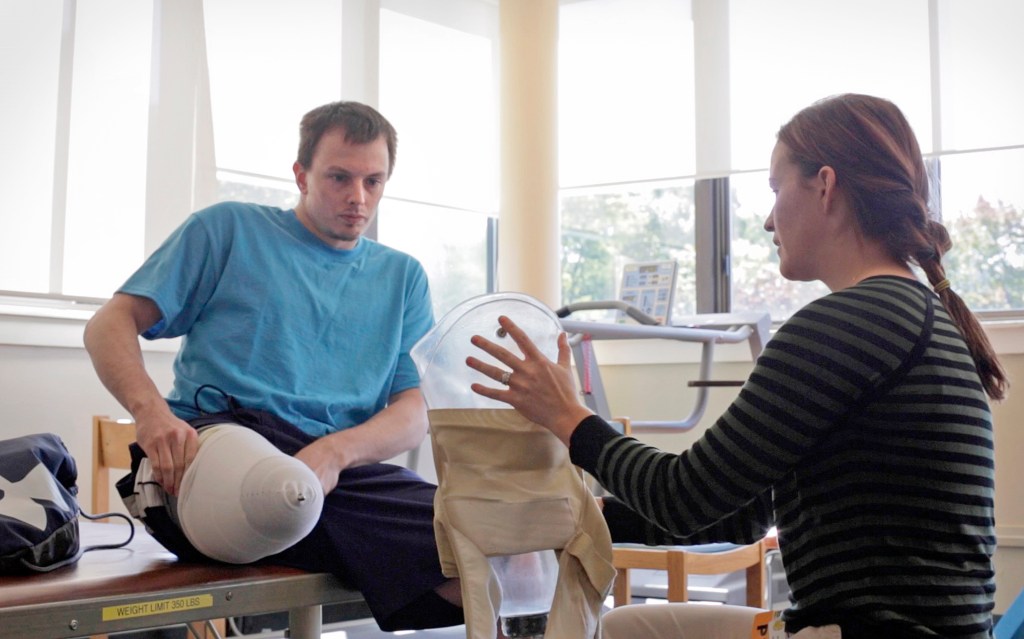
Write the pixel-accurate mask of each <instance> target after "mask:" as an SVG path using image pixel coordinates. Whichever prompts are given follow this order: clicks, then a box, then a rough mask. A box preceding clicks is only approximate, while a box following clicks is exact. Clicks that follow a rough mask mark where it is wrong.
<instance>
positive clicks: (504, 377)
mask: <svg viewBox="0 0 1024 639" xmlns="http://www.w3.org/2000/svg"><path fill="white" fill-rule="evenodd" d="M511 380H512V372H511V371H505V372H504V373H502V374H501V383H502V384H504V385H505V386H508V383H509V381H511Z"/></svg>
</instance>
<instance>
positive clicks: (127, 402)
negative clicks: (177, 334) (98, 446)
mask: <svg viewBox="0 0 1024 639" xmlns="http://www.w3.org/2000/svg"><path fill="white" fill-rule="evenodd" d="M160 318H161V313H160V309H159V307H157V305H156V303H154V302H153V301H152V300H150V299H148V298H145V297H139V296H136V295H125V294H122V293H117V294H115V295H114V297H112V298H111V299H110V301H108V302H107V303H106V304H104V305H103V306H102V307H100V309H99V310H98V311H96V313H95V315H93V317H92V319H90V320H89V323H88V324H86V326H85V349H86V351H88V353H89V357H90V358H91V359H92V364H93V367H94V368H95V369H96V373H97V375H99V378H100V381H101V382H102V383H103V385H104V386H105V387H106V388H107V390H108V391H110V394H111V395H113V396H114V398H115V399H116V400H117V401H118V402H120V404H121V405H122V406H124V407H125V409H126V410H127V411H128V412H129V413H130V414H131V416H132V418H133V419H134V420H135V425H136V433H137V437H138V441H139V445H140V446H141V447H142V450H144V451H145V452H146V455H147V456H148V457H149V459H150V463H152V465H153V474H154V478H155V479H156V480H157V481H158V482H160V484H161V485H162V486H163V487H164V489H165V490H166V491H167V492H168V493H170V494H172V495H176V494H177V493H178V487H179V486H180V485H181V477H182V475H183V474H184V472H185V467H186V466H187V465H188V464H189V463H191V462H192V459H193V458H195V455H196V449H197V447H198V439H197V437H196V431H195V429H193V428H192V427H191V426H189V425H188V424H187V423H185V422H184V421H182V420H180V419H178V418H177V417H176V416H175V415H174V414H173V413H172V412H171V410H170V408H169V407H168V406H167V401H166V400H165V399H164V398H163V396H162V395H161V394H160V391H159V390H157V387H156V384H155V383H154V382H153V379H152V378H151V377H150V376H149V374H148V373H146V367H145V362H144V360H143V358H142V349H141V347H140V346H139V335H140V334H141V333H142V332H144V331H145V330H146V329H148V328H149V327H151V326H153V325H154V324H156V323H157V322H158V321H159V320H160Z"/></svg>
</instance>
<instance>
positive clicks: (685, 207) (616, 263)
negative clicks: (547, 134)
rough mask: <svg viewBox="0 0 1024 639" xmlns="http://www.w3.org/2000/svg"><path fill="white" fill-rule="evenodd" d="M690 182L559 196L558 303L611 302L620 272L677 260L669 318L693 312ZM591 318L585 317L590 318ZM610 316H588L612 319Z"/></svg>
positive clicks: (588, 191)
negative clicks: (634, 266) (633, 264)
mask: <svg viewBox="0 0 1024 639" xmlns="http://www.w3.org/2000/svg"><path fill="white" fill-rule="evenodd" d="M693 210H694V206H693V181H692V180H673V181H669V182H666V183H663V184H650V183H643V184H634V185H629V186H617V187H604V188H598V189H580V190H566V191H563V194H562V201H561V213H562V299H563V300H564V302H565V303H566V304H570V303H573V302H592V301H607V300H615V299H618V297H619V291H618V286H619V285H620V282H621V280H622V271H623V266H625V265H626V264H628V263H631V262H649V261H662V260H675V261H676V263H677V265H678V285H677V289H676V293H675V296H674V306H673V308H672V314H673V315H675V316H682V315H692V314H693V313H694V312H695V306H694V300H695V297H696V294H695V291H694V288H693V287H694V282H695V281H696V276H695V273H694V271H695V268H696V257H695V253H694V217H693ZM588 313H589V312H588ZM613 316H614V313H611V314H609V313H604V314H598V313H596V312H595V313H591V314H590V317H589V318H590V319H594V318H595V317H601V318H605V319H610V318H612V317H613Z"/></svg>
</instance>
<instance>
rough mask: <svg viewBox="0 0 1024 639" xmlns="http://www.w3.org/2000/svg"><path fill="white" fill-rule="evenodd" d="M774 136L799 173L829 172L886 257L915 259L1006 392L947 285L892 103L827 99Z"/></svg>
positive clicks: (913, 143)
mask: <svg viewBox="0 0 1024 639" xmlns="http://www.w3.org/2000/svg"><path fill="white" fill-rule="evenodd" d="M778 139H779V141H780V142H782V143H783V144H785V145H786V146H787V147H788V148H789V151H790V159H791V160H792V161H793V162H794V163H796V165H797V166H798V167H799V168H800V171H801V173H802V174H803V175H804V176H806V177H811V176H814V175H816V174H817V172H818V170H819V169H821V167H823V166H830V167H832V168H833V169H834V170H835V174H836V187H837V188H838V189H839V191H840V192H841V193H844V194H845V195H846V197H848V198H849V201H850V204H851V205H852V206H853V209H854V212H855V213H856V216H857V221H858V223H859V224H860V228H861V230H862V231H863V232H864V233H865V235H867V236H869V237H871V238H873V239H876V240H879V241H881V242H882V243H883V244H884V245H885V246H886V247H887V248H888V250H889V252H890V254H891V255H892V256H893V258H895V259H897V260H899V261H901V262H903V263H905V264H917V265H918V266H920V267H921V269H922V270H923V271H924V273H925V275H927V277H928V282H929V283H930V284H931V285H932V287H933V288H934V289H935V291H936V293H937V294H938V296H939V299H941V300H942V304H943V306H945V307H946V310H947V311H948V312H949V314H950V316H951V317H952V318H953V321H954V322H955V323H956V325H957V326H958V327H959V328H960V332H961V333H962V334H963V336H964V340H965V341H966V342H967V347H968V349H970V352H971V356H972V357H973V358H974V363H975V366H976V367H977V369H978V374H979V376H980V377H981V383H982V385H983V386H984V388H985V392H986V393H988V396H989V397H991V398H992V399H1002V398H1003V397H1004V396H1005V394H1006V388H1007V386H1008V379H1007V377H1006V372H1005V371H1004V370H1003V368H1002V365H1000V363H999V360H998V358H997V357H996V354H995V352H994V351H993V350H992V345H991V344H990V343H989V340H988V337H987V336H986V335H985V332H984V331H983V330H982V328H981V324H980V323H979V322H978V318H977V317H975V316H974V314H973V313H972V312H971V311H970V309H968V308H967V305H966V304H965V303H964V301H963V300H962V299H961V298H960V296H959V295H957V294H956V293H955V292H953V290H952V289H951V288H949V282H948V281H947V280H946V271H945V268H943V266H942V256H943V254H944V253H946V251H948V250H949V249H950V248H952V246H953V243H952V242H951V241H950V238H949V233H948V232H947V231H946V228H945V227H944V226H943V225H942V224H941V223H940V222H939V221H938V220H935V219H932V217H931V215H930V214H929V211H928V196H929V191H928V174H927V172H926V170H925V166H924V160H923V158H922V157H921V149H920V147H919V146H918V143H917V138H916V137H915V136H914V132H913V130H912V129H911V128H910V124H909V123H908V122H907V119H906V118H905V117H904V116H903V113H902V112H901V111H900V110H899V108H898V107H897V106H896V105H895V104H893V103H892V102H890V101H888V100H884V99H882V98H876V97H873V96H869V95H857V94H843V95H838V96H833V97H830V98H826V99H824V100H821V101H819V102H816V103H815V104H812V105H811V106H809V107H807V108H806V109H804V110H802V111H800V112H799V113H797V114H796V115H795V116H794V117H793V119H792V120H790V121H789V122H788V123H786V124H785V125H783V127H782V128H781V129H780V130H779V134H778Z"/></svg>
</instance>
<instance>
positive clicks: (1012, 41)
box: [559, 0, 1024, 320]
mask: <svg viewBox="0 0 1024 639" xmlns="http://www.w3.org/2000/svg"><path fill="white" fill-rule="evenodd" d="M642 4H643V7H642V9H643V10H639V8H638V7H637V6H636V4H635V3H625V2H622V1H620V0H590V1H588V2H579V3H576V2H570V3H566V4H564V5H563V7H562V11H561V14H560V19H561V24H560V29H561V35H560V37H561V42H560V51H559V54H560V56H561V60H560V64H561V67H560V72H561V76H560V84H559V91H560V113H559V118H560V128H561V145H560V154H561V160H562V162H561V180H562V234H563V261H564V270H563V281H564V286H563V294H564V301H566V302H571V301H577V300H585V299H601V298H608V297H615V295H616V288H615V287H616V286H617V284H618V278H617V273H618V272H619V271H620V267H621V264H622V263H623V262H624V261H628V260H642V259H652V258H654V259H656V258H658V257H660V256H662V255H664V250H665V249H666V247H669V246H671V248H670V249H669V250H670V251H678V250H680V249H679V247H677V246H676V245H675V244H674V242H673V241H671V240H670V239H669V238H670V237H672V236H671V234H666V229H676V230H678V229H687V233H689V234H688V235H684V236H685V237H687V239H686V240H685V241H688V242H692V243H693V244H691V245H690V246H689V247H687V248H686V249H685V250H683V252H682V253H681V254H683V255H689V256H692V260H693V263H694V264H695V265H696V266H695V267H691V266H689V265H687V264H681V273H682V274H683V275H682V277H681V282H685V283H684V284H681V286H680V289H679V291H678V292H677V295H676V301H677V310H679V303H680V302H681V301H683V300H687V301H689V302H691V303H692V302H693V298H694V296H696V298H697V302H696V311H697V312H716V311H730V310H736V311H745V310H766V311H768V312H769V313H770V314H771V316H772V318H773V319H775V320H782V319H785V318H786V317H788V316H789V315H791V314H792V313H793V312H794V311H795V310H797V309H798V308H800V307H802V306H803V305H805V304H806V303H807V302H809V301H811V300H813V299H815V298H817V297H820V296H821V295H824V294H826V293H827V292H828V290H827V288H826V287H825V286H824V285H823V284H821V283H820V282H812V283H807V282H789V281H786V280H784V279H783V278H782V277H781V276H780V275H779V273H778V255H777V253H776V251H775V249H774V247H773V246H772V244H771V235H770V234H768V233H766V232H765V231H764V230H763V224H764V220H765V218H766V217H767V215H768V213H769V212H770V210H771V206H772V202H773V198H772V195H771V192H770V190H769V189H768V186H767V168H768V161H769V158H770V155H771V151H772V148H773V146H774V144H775V133H776V132H777V131H778V129H779V127H780V126H781V125H782V124H784V123H785V122H786V121H787V120H788V119H789V118H790V117H791V116H792V115H793V114H795V113H796V112H797V111H798V110H800V109H801V108H803V107H804V106H807V105H809V104H811V103H812V102H814V101H816V100H818V99H821V98H824V97H827V96H829V95H834V94H837V93H844V92H860V93H869V94H875V95H881V96H884V97H887V98H889V99H891V100H893V101H894V102H895V103H896V104H897V105H899V107H900V108H901V109H902V110H903V112H904V113H905V114H906V116H907V118H908V120H909V121H910V124H911V126H912V127H913V128H914V130H915V132H916V134H917V136H918V140H919V142H920V144H921V148H922V151H923V153H924V154H925V156H926V159H927V160H928V162H929V164H930V165H931V166H932V167H934V169H935V173H936V175H941V180H938V181H937V182H936V183H935V184H934V185H933V186H934V191H935V193H936V195H937V196H938V198H939V201H940V202H941V211H940V215H941V217H942V220H943V221H944V223H945V224H946V226H947V228H948V229H949V230H950V233H951V235H952V238H953V242H954V249H953V251H952V252H950V253H949V254H947V256H946V258H945V264H946V267H947V272H948V273H949V275H950V279H951V280H952V281H953V282H954V286H956V287H957V290H958V292H960V293H961V295H963V296H964V297H965V299H967V301H968V303H969V304H970V305H971V306H972V308H974V309H975V310H979V311H1010V310H1017V311H1019V310H1021V309H1024V277H1020V276H1021V275H1024V271H1022V270H1021V269H1024V254H1022V253H1021V251H1020V249H1019V248H1018V247H1019V246H1020V244H1021V240H1022V239H1024V238H1022V237H1020V232H1019V229H1020V228H1021V226H1022V225H1021V222H1022V221H1024V220H1022V217H1024V194H1022V193H1021V191H1020V188H1021V187H1020V175H1022V174H1024V119H1022V118H1020V117H1018V116H1017V114H1016V111H1015V109H1016V108H1017V105H1019V104H1021V103H1022V102H1024V81H1022V80H1020V79H1019V77H1020V74H1019V73H1017V66H1019V65H1018V64H1017V63H1018V62H1019V61H1021V60H1024V42H1022V41H1021V39H1020V38H1017V37H1015V36H1014V34H1013V31H1012V30H1013V29H1014V28H1015V25H1019V24H1020V23H1021V22H1022V21H1024V5H1022V4H1021V3H1019V2H1017V1H1016V0H982V1H981V2H979V3H976V4H975V3H970V4H963V3H953V2H940V3H936V2H930V1H929V0H907V1H906V2H899V3H892V2H888V1H887V0H866V1H865V2H849V1H847V0H730V1H729V2H728V3H727V4H722V3H716V2H714V1H713V0H691V2H677V3H672V4H671V6H669V5H667V4H665V3H661V2H658V1H657V0H644V1H643V3H642ZM627 5H628V6H627ZM865 33H870V34H871V37H870V44H869V45H866V44H865V43H866V41H865V36H864V34H865ZM694 105H696V109H695V108H694ZM723 112H724V113H726V114H727V115H726V116H725V117H723V116H721V115H719V114H720V113H723ZM695 113H700V114H701V115H700V120H699V121H697V120H696V117H697V116H695ZM694 131H696V132H697V133H699V135H694ZM694 158H696V161H694ZM666 178H668V179H669V181H671V180H679V181H680V184H682V183H684V182H685V183H686V184H688V185H689V186H688V187H686V188H689V189H690V191H691V193H693V192H696V193H697V194H698V196H697V197H694V196H692V195H691V196H690V198H689V201H690V204H689V205H688V206H682V207H679V208H678V210H677V212H676V213H675V215H677V216H678V217H676V218H675V219H674V220H673V221H671V222H670V221H669V220H667V219H660V220H659V222H658V224H651V225H650V226H649V227H647V228H644V226H643V225H642V224H639V222H638V221H639V220H641V219H643V215H642V214H641V213H640V212H641V211H643V210H645V207H647V206H648V204H646V203H644V202H645V200H646V201H647V202H653V201H654V198H653V196H652V193H653V192H654V191H655V190H656V189H657V188H658V187H655V186H654V185H653V184H648V182H656V183H659V184H660V183H662V182H663V181H664V180H665V179H666ZM645 191H650V192H648V193H647V194H646V195H641V194H642V193H644V192H645ZM720 192H725V193H727V195H726V196H717V195H712V196H710V197H704V196H702V195H700V194H705V193H711V194H717V193H720ZM702 228H704V229H713V230H712V231H711V232H705V231H701V229H702ZM725 228H728V229H729V232H728V233H720V231H718V229H725ZM693 229H696V232H695V233H694V232H693ZM716 233H720V234H722V235H727V242H725V243H724V244H722V243H720V240H719V239H717V238H718V235H716ZM627 245H628V246H629V248H628V249H627V248H625V246H627ZM688 259H691V258H688ZM689 278H696V282H694V281H692V280H691V281H687V280H688V279H689ZM708 290H710V291H711V292H712V294H711V295H704V294H703V292H704V291H708ZM680 312H682V311H680Z"/></svg>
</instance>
